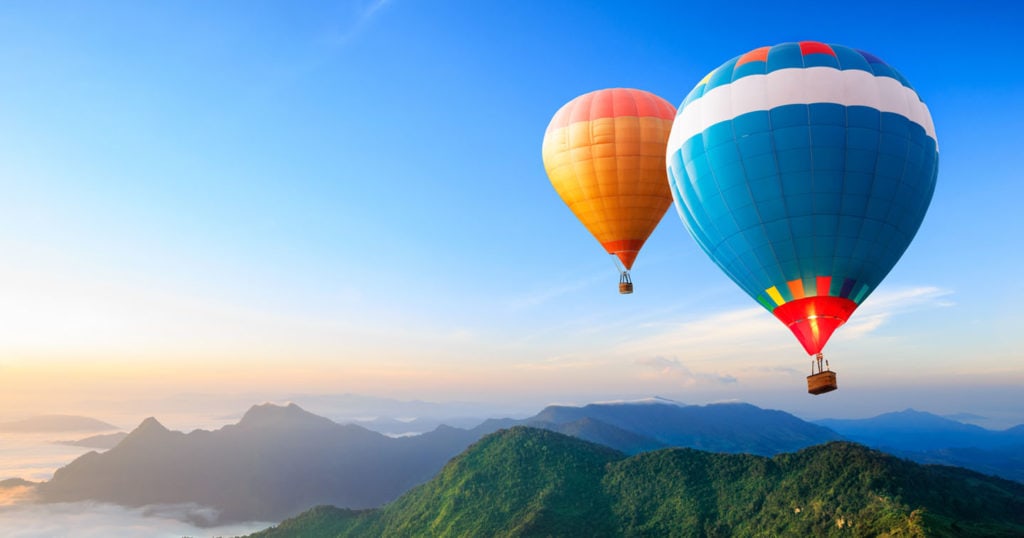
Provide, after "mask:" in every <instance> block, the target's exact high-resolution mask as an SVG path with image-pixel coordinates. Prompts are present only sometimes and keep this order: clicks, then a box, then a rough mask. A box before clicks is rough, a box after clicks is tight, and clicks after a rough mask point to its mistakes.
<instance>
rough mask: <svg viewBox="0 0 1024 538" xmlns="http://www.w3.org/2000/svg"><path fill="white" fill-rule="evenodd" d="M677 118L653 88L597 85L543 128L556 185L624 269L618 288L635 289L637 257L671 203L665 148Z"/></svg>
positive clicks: (622, 290)
mask: <svg viewBox="0 0 1024 538" xmlns="http://www.w3.org/2000/svg"><path fill="white" fill-rule="evenodd" d="M675 115H676V109H675V107H674V106H672V104H671V103H669V102H668V101H666V100H664V99H662V98H661V97H658V96H657V95H654V94H653V93H650V92H645V91H643V90H634V89H629V88H612V89H606V90H597V91H594V92H590V93H588V94H584V95H581V96H579V97H577V98H575V99H573V100H572V101H569V102H568V103H567V104H566V105H565V106H563V107H562V108H561V109H559V110H558V112H556V113H555V116H554V118H552V119H551V123H550V124H548V129H547V132H545V133H544V146H543V150H542V151H543V157H544V168H545V169H546V170H547V173H548V177H549V178H550V179H551V184H552V185H553V186H554V187H555V190H556V191H557V192H558V195H559V196H561V197H562V201H563V202H565V205H567V206H569V209H571V210H572V212H573V214H575V215H576V218H578V219H579V220H580V222H582V223H583V225H584V226H586V228H587V230H589V231H590V233H591V234H593V236H594V237H595V238H596V239H597V240H598V242H600V243H601V246H603V247H604V249H605V250H606V251H608V254H612V255H614V256H616V257H617V258H618V260H619V261H621V263H622V266H623V267H624V268H620V276H619V293H632V292H633V283H632V280H631V279H630V276H629V270H630V269H631V268H632V267H633V261H634V260H635V259H636V256H637V254H638V253H639V252H640V248H641V247H642V246H643V244H644V242H645V241H647V238H648V237H649V236H650V235H651V232H653V231H654V228H655V227H657V226H658V223H659V222H661V218H662V217H664V216H665V212H666V211H668V208H669V206H670V205H672V191H671V189H670V188H669V184H668V176H667V173H666V171H665V147H666V145H667V144H668V136H669V133H670V132H671V130H672V121H673V120H674V119H675Z"/></svg>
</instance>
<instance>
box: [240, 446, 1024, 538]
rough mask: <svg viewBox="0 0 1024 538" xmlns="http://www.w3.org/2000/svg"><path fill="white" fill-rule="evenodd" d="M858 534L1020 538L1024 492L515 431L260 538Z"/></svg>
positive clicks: (942, 471) (914, 475)
mask: <svg viewBox="0 0 1024 538" xmlns="http://www.w3.org/2000/svg"><path fill="white" fill-rule="evenodd" d="M845 535H854V536H1021V535H1024V485H1022V484H1018V483H1015V482H1010V481H1007V480H1002V479H999V478H993V477H986V476H983V475H980V474H977V473H974V472H972V471H968V470H964V469H958V468H953V467H943V466H922V465H919V464H916V463H913V462H909V461H906V460H901V459H898V458H895V457H893V456H889V455H886V454H883V453H881V452H878V451H875V450H872V449H869V448H866V447H864V446H861V445H857V444H853V443H849V442H831V443H827V444H824V445H818V446H814V447H811V448H807V449H803V450H801V451H799V452H796V453H791V454H782V455H777V456H774V457H772V458H767V457H763V456H755V455H750V454H714V453H709V452H702V451H697V450H693V449H679V448H676V449H664V450H658V451H653V452H646V453H642V454H639V455H636V456H626V455H625V454H623V453H621V452H618V451H615V450H612V449H610V448H608V447H606V446H602V445H598V444H595V443H589V442H586V441H582V440H579V439H575V438H572V437H569V436H565V435H561V434H557V433H554V432H550V431H545V430H539V429H532V428H525V427H516V428H512V429H509V430H502V431H499V432H498V433H495V434H491V435H488V436H487V437H485V438H483V439H482V440H481V441H479V442H477V443H476V444H474V445H472V446H471V447H470V448H469V449H468V450H466V451H465V452H464V453H462V454H461V455H459V456H458V457H457V458H455V459H453V460H452V461H451V462H450V463H449V464H448V465H446V466H445V467H444V469H442V471H441V472H440V473H439V474H438V475H437V476H436V477H435V478H433V479H432V480H431V481H429V482H427V483H425V484H423V485H421V486H418V487H416V488H415V489H413V490H412V491H410V492H409V493H407V494H405V495H403V496H402V497H401V498H399V499H398V500H396V501H395V502H393V503H390V504H388V505H387V506H385V507H384V508H382V509H379V510H365V511H354V510H347V509H339V508H333V507H329V506H320V507H317V508H314V509H313V510H310V511H308V512H306V513H304V514H302V515H300V516H298V517H296V518H293V519H290V520H286V521H284V522H282V523H281V524H280V525H277V526H276V527H273V528H270V529H267V530H265V531H262V532H260V533H256V534H254V535H252V536H251V538H280V537H292V536H303V537H306V538H317V537H332V538H333V537H361V536H398V537H401V536H507V537H518V536H845Z"/></svg>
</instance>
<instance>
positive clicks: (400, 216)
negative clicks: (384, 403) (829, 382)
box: [0, 0, 1024, 425]
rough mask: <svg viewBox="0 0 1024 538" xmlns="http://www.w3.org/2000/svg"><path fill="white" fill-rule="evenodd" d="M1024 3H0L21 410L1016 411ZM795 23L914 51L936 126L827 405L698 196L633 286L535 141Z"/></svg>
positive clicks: (683, 82) (2, 126)
mask: <svg viewBox="0 0 1024 538" xmlns="http://www.w3.org/2000/svg"><path fill="white" fill-rule="evenodd" d="M1022 12H1024V8H1022V7H1021V6H1020V5H1018V3H1016V2H1010V1H1007V2H931V3H928V4H927V5H925V4H921V5H920V6H919V7H918V6H914V7H909V6H903V5H902V3H899V2H858V3H854V4H835V3H828V2H821V3H817V4H815V5H804V6H801V7H800V8H799V9H792V10H786V9H781V8H778V7H776V6H772V5H771V4H766V3H763V2H757V3H753V2H751V3H744V2H728V3H721V2H705V3H691V2H686V3H683V2H654V1H651V2H582V1H580V2H560V1H544V2H540V1H536V2H497V1H495V2H490V1H436V2H411V1H401V0H393V1H384V0H376V1H361V0H360V1H343V2H300V3H282V2H252V1H244V2H243V1H224V2H195V1H186V2H131V1H124V2H114V1H110V2H101V3H82V2H70V1H69V2H57V1H47V2H7V3H3V4H0V73H2V74H3V75H2V78H0V80H2V81H3V82H2V84H0V253H2V254H0V414H2V415H4V416H8V415H10V416H20V415H25V414H29V413H32V412H65V413H66V412H74V411H76V410H77V409H79V406H82V405H84V404H83V402H96V401H102V400H113V399H117V398H124V399H131V398H133V397H139V396H141V395H146V396H147V397H157V396H159V395H161V394H166V395H172V394H178V393H183V392H192V393H204V392H207V393H224V394H229V393H245V394H253V395H260V394H266V395H267V396H266V397H274V396H276V395H280V394H286V393H298V392H301V393H327V392H337V393H341V392H350V393H358V394H373V395H381V396H388V397H396V398H420V399H432V400H450V399H459V400H488V401H491V400H499V401H510V402H512V401H515V402H524V401H525V402H537V405H542V404H544V403H547V402H551V401H587V400H596V399H608V398H620V397H638V396H645V395H652V394H659V395H663V396H667V397H672V398H676V399H679V400H681V401H685V402H690V403H701V402H706V401H717V400H730V399H736V400H743V401H750V402H752V403H755V404H758V405H763V406H770V407H779V408H783V409H786V410H789V411H792V412H797V413H798V414H800V415H801V416H810V417H817V416H867V415H870V414H874V413H877V412H882V411H887V410H894V409H902V408H905V407H915V408H918V409H924V410H929V411H934V412H944V413H953V412H973V413H977V414H980V415H983V416H988V417H992V418H993V420H994V421H993V422H992V424H998V425H1010V424H1013V423H1017V422H1024V396H1021V394H1022V391H1021V388H1022V385H1024V361H1022V360H1021V359H1022V355H1021V352H1020V351H1019V346H1018V341H1017V339H1016V336H1017V335H1018V334H1019V332H1020V329H1019V328H1020V327H1021V326H1022V325H1024V316H1022V314H1021V310H1020V305H1021V304H1024V285H1022V278H1021V275H1020V270H1019V267H1020V266H1021V265H1022V263H1024V238H1022V232H1024V217H1022V214H1024V212H1022V211H1021V209H1020V200H1021V197H1022V194H1024V192H1022V191H1024V182H1022V181H1021V179H1022V176H1021V172H1020V167H1019V160H1020V157H1019V153H1020V148H1021V147H1024V136H1022V134H1021V132H1022V131H1021V129H1022V122H1024V77H1022V73H1024V70H1022V69H1021V61H1020V41H1019V39H1020V38H1019V28H1017V26H1018V25H1019V24H1018V23H1019V21H1020V20H1021V15H1022V14H1024V13H1022ZM798 40H819V41H824V42H832V43H841V44H845V45H848V46H852V47H855V48H859V49H864V50H867V51H870V52H872V53H874V54H875V55H877V56H879V57H881V58H882V59H884V60H885V61H886V62H888V63H890V64H891V65H893V66H894V67H896V68H897V69H899V70H900V71H901V72H902V73H903V74H904V75H905V76H906V77H907V78H908V79H909V80H910V82H911V84H913V86H914V87H915V89H916V90H917V91H918V92H919V94H920V95H921V96H922V98H923V99H924V101H925V102H926V103H927V104H928V106H929V107H930V109H931V113H932V116H933V118H934V121H935V125H936V129H937V132H938V138H939V144H940V147H941V161H940V170H939V179H938V187H937V190H936V194H935V198H934V199H933V202H932V206H931V209H930V211H929V213H928V215H927V216H926V218H925V221H924V224H923V226H922V228H921V230H920V232H919V233H918V236H917V238H916V239H915V241H914V243H913V244H912V245H911V246H910V248H909V249H908V250H907V252H906V254H905V255H904V257H903V260H902V261H901V262H900V263H899V264H898V265H897V266H896V268H895V269H894V270H893V271H892V273H890V275H889V276H888V278H887V279H886V281H885V282H884V283H883V284H882V285H881V286H880V287H879V288H878V290H877V291H876V292H875V293H874V294H873V295H872V296H871V297H870V298H869V299H868V300H867V301H866V302H865V304H864V305H863V307H862V308H861V309H859V310H858V311H857V313H855V314H854V316H853V318H852V319H851V321H850V323H849V324H848V325H847V326H845V327H843V328H841V329H840V330H839V331H838V332H837V334H836V335H835V336H834V337H833V339H832V341H831V342H830V343H829V346H828V347H827V348H826V356H827V357H829V358H830V360H831V362H832V366H833V368H834V369H836V370H837V371H838V372H839V381H840V386H841V389H840V390H839V391H838V392H836V393H833V394H829V395H827V396H823V397H819V398H812V397H811V396H808V395H807V394H806V393H805V392H804V381H803V377H804V376H805V375H806V374H807V370H808V368H809V361H808V359H807V356H806V354H805V353H804V352H803V350H802V348H801V347H800V345H799V344H798V343H797V342H796V340H795V339H794V338H793V336H792V335H791V334H790V333H789V331H787V330H786V328H785V327H783V326H782V325H781V324H780V323H779V322H778V321H777V320H775V319H774V318H773V317H772V316H771V315H770V314H769V313H767V312H765V311H764V310H763V309H762V308H761V307H760V306H758V305H757V304H756V303H754V301H753V300H751V299H750V298H749V297H747V296H746V295H745V294H744V293H743V292H742V291H740V290H739V288H737V287H736V286H735V285H734V284H733V283H732V282H731V281H730V280H729V279H728V278H727V277H726V276H725V275H724V274H722V273H721V272H720V271H719V270H718V268H717V267H716V266H715V265H714V264H713V263H712V262H711V261H710V260H709V259H708V258H707V257H706V256H705V255H704V253H703V252H701V251H700V249H699V248H698V247H697V245H696V244H695V242H694V241H693V240H692V239H691V238H690V237H689V235H688V234H687V232H686V231H685V229H684V228H683V226H682V224H681V223H680V221H679V218H678V217H677V215H676V214H675V213H674V210H670V212H669V213H668V214H667V215H666V217H665V219H664V220H663V221H662V223H661V225H660V227H659V228H658V229H657V230H656V231H655V232H654V234H653V235H652V237H651V239H650V240H649V241H648V243H647V245H646V247H645V250H644V252H643V253H641V255H640V257H639V258H638V260H637V263H636V265H635V266H634V272H633V275H634V281H635V282H636V293H635V294H634V295H632V296H625V297H624V296H619V295H618V293H617V292H616V282H617V280H616V274H615V269H614V267H613V264H612V262H611V261H610V259H609V257H608V256H607V255H606V254H604V252H603V250H602V249H601V248H600V246H599V245H598V244H597V243H596V241H594V240H593V239H592V238H591V237H590V235H589V234H588V233H587V232H586V230H585V229H584V228H583V227H582V226H581V225H580V224H579V223H578V222H577V221H576V220H575V218H574V217H573V216H572V214H571V213H570V212H569V211H568V209H567V208H566V207H565V206H564V205H563V204H562V202H561V201H560V199H559V198H558V196H557V195H556V194H555V192H554V190H553V189H552V187H551V185H550V183H549V181H548V179H547V177H546V175H545V172H544V169H543V165H542V162H541V156H540V148H541V140H542V137H543V134H544V130H545V128H546V126H547V123H548V121H549V120H550V118H551V116H552V115H553V114H554V112H555V111H556V110H557V109H558V108H559V107H560V106H561V105H562V104H564V103H565V102H567V101H568V100H570V99H572V98H573V97H575V96H577V95H579V94H582V93H585V92H588V91H591V90H594V89H599V88H606V87H617V86H625V87H636V88H641V89H645V90H648V91H651V92H654V93H656V94H658V95H661V96H662V97H664V98H666V99H667V100H669V101H670V102H672V103H673V104H676V105H678V104H679V103H680V102H681V101H682V99H683V98H684V97H685V96H686V94H687V93H688V92H689V91H690V89H691V88H692V87H693V86H694V85H696V83H697V82H698V81H699V80H700V79H701V78H702V77H703V76H704V75H705V74H706V73H707V72H709V71H711V70H712V69H714V68H715V67H717V66H719V65H720V64H721V63H723V62H725V61H726V60H728V59H730V58H732V57H734V56H736V55H738V54H742V53H743V52H746V51H748V50H751V49H753V48H756V47H760V46H765V45H772V44H776V43H781V42H786V41H798ZM253 403H256V402H253ZM138 412H139V413H140V414H142V415H143V416H145V415H146V414H148V411H147V410H146V409H139V410H138ZM996 419H998V420H996Z"/></svg>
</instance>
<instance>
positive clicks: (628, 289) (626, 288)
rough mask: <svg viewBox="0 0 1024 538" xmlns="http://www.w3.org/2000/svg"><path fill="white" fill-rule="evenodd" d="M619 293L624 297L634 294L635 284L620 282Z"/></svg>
mask: <svg viewBox="0 0 1024 538" xmlns="http://www.w3.org/2000/svg"><path fill="white" fill-rule="evenodd" d="M619 293H621V294H623V295H628V294H630V293H633V283H632V282H619Z"/></svg>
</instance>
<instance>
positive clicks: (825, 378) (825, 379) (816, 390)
mask: <svg viewBox="0 0 1024 538" xmlns="http://www.w3.org/2000/svg"><path fill="white" fill-rule="evenodd" d="M837 388H839V386H838V385H836V373H835V372H832V371H826V372H821V373H817V374H814V375H809V376H807V392H809V393H811V394H814V395H818V394H825V393H826V392H832V391H834V390H836V389H837Z"/></svg>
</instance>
